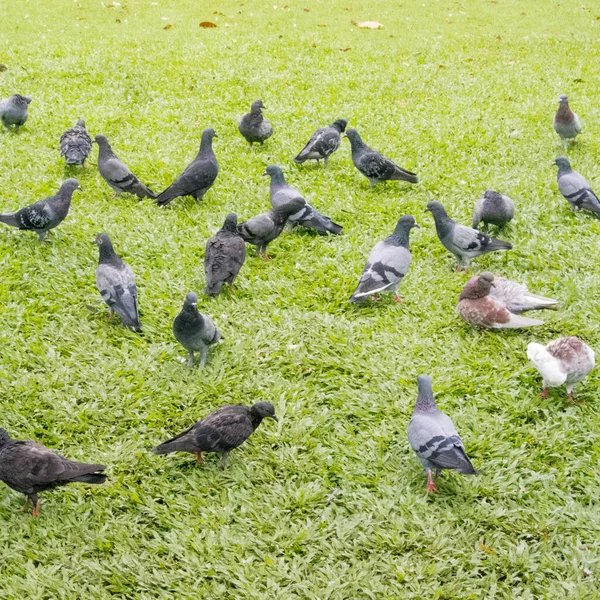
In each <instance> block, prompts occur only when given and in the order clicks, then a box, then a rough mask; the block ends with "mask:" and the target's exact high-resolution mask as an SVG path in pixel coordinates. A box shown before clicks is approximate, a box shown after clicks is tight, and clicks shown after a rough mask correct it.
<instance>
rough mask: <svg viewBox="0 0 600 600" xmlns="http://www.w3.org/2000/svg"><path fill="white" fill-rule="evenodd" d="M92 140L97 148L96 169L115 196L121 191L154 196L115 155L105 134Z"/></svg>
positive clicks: (140, 195)
mask: <svg viewBox="0 0 600 600" xmlns="http://www.w3.org/2000/svg"><path fill="white" fill-rule="evenodd" d="M94 141H95V142H96V143H97V144H98V148H99V152H98V171H100V175H102V178H103V179H104V181H106V183H108V185H109V186H110V187H111V188H112V189H113V190H114V191H115V193H116V195H117V196H120V195H121V192H126V193H128V194H134V195H135V196H137V197H138V198H156V194H155V193H154V192H153V191H152V190H151V189H149V188H147V187H146V186H145V185H144V184H143V183H142V182H141V181H140V180H139V179H138V178H137V177H136V176H135V175H134V174H133V173H132V172H131V171H130V170H129V167H127V165H126V164H125V163H124V162H123V161H122V160H121V159H120V158H119V157H118V156H116V155H115V153H114V152H113V151H112V148H111V147H110V144H109V143H108V140H107V139H106V137H105V136H103V135H97V136H96V137H95V138H94Z"/></svg>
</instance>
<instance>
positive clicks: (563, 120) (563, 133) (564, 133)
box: [554, 94, 581, 151]
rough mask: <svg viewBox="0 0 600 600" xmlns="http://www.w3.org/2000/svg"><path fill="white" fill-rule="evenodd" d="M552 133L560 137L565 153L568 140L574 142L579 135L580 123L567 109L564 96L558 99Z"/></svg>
mask: <svg viewBox="0 0 600 600" xmlns="http://www.w3.org/2000/svg"><path fill="white" fill-rule="evenodd" d="M554 131H556V133H558V135H560V139H561V141H562V145H563V148H564V149H565V151H566V149H567V144H568V140H574V139H575V138H576V137H577V136H578V135H579V134H580V133H581V121H580V120H579V117H578V116H577V115H576V114H575V113H574V112H573V111H572V110H571V108H570V107H569V98H568V97H567V96H565V95H564V94H562V95H561V96H560V98H559V99H558V110H557V111H556V114H555V115H554Z"/></svg>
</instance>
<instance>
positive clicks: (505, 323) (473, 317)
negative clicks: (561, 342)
mask: <svg viewBox="0 0 600 600" xmlns="http://www.w3.org/2000/svg"><path fill="white" fill-rule="evenodd" d="M494 285H495V284H494V276H493V275H492V273H490V272H489V271H485V272H484V273H482V274H481V275H480V276H479V277H473V278H472V279H471V280H470V281H469V282H468V283H467V285H465V287H464V289H463V291H462V292H461V293H460V296H459V298H458V305H457V307H456V311H457V312H458V314H459V315H460V316H461V317H462V318H463V319H464V320H465V321H466V322H467V323H470V324H471V325H474V326H475V327H482V328H486V329H519V328H521V327H531V326H534V325H543V324H544V323H543V321H538V320H537V319H530V318H528V317H521V316H520V315H516V314H514V313H512V312H511V311H510V310H508V309H507V308H506V306H505V304H504V301H503V300H500V299H497V298H494V297H493V296H492V295H491V294H490V290H491V288H492V287H493V286H494Z"/></svg>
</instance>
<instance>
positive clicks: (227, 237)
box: [204, 213, 246, 296]
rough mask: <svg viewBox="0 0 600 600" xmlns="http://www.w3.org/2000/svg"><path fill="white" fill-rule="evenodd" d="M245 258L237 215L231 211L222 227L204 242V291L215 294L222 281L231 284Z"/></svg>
mask: <svg viewBox="0 0 600 600" xmlns="http://www.w3.org/2000/svg"><path fill="white" fill-rule="evenodd" d="M245 260H246V244H245V242H244V240H243V239H242V237H241V236H240V234H239V233H238V230H237V215H236V214H235V213H231V214H229V215H227V218H226V219H225V223H223V227H222V228H221V229H220V230H219V231H217V233H215V235H213V236H212V237H211V238H210V239H209V240H208V241H207V242H206V251H205V253H204V274H205V275H206V288H205V290H204V293H205V294H208V295H209V296H216V295H217V294H218V293H219V292H220V291H221V288H222V287H223V284H224V283H228V284H229V285H233V282H234V281H235V279H236V277H237V276H238V273H239V272H240V269H241V268H242V265H243V264H244V261H245Z"/></svg>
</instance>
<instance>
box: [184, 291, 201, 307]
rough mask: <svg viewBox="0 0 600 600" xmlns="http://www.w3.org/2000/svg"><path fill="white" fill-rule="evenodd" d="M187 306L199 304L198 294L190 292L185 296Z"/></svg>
mask: <svg viewBox="0 0 600 600" xmlns="http://www.w3.org/2000/svg"><path fill="white" fill-rule="evenodd" d="M185 304H186V306H196V304H198V294H196V293H194V292H190V293H189V294H186V296H185Z"/></svg>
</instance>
